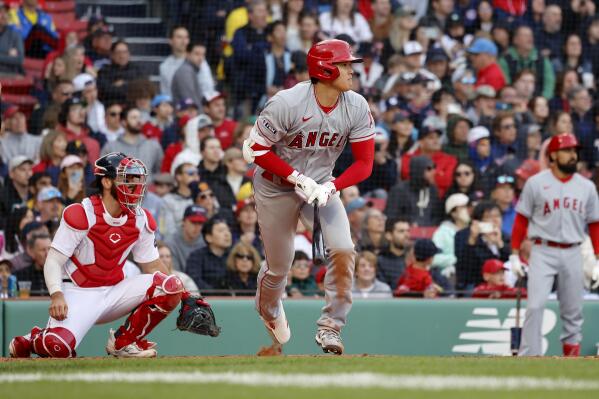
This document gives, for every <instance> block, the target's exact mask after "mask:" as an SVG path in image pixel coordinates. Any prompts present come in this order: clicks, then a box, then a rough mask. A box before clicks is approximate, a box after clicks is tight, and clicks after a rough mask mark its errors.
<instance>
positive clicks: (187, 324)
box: [177, 292, 220, 337]
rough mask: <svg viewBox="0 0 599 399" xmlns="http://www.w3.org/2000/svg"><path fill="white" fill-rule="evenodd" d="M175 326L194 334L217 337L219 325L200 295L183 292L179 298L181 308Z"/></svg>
mask: <svg viewBox="0 0 599 399" xmlns="http://www.w3.org/2000/svg"><path fill="white" fill-rule="evenodd" d="M177 328H178V329H179V330H181V331H189V332H192V333H194V334H200V335H210V336H211V337H218V335H219V334H220V327H219V326H217V325H216V318H215V317H214V313H213V312H212V308H211V307H210V305H209V304H208V302H206V301H204V298H202V297H201V296H200V295H192V294H190V293H189V292H184V293H183V297H182V298H181V309H179V317H177Z"/></svg>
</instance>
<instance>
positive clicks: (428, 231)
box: [410, 226, 438, 240]
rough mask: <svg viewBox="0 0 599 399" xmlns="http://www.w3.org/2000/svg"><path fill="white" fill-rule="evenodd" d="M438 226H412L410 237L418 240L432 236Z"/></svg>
mask: <svg viewBox="0 0 599 399" xmlns="http://www.w3.org/2000/svg"><path fill="white" fill-rule="evenodd" d="M437 228H438V226H430V227H420V226H413V227H410V238H411V239H412V240H417V239H420V238H432V237H433V234H435V231H437Z"/></svg>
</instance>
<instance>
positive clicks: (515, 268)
mask: <svg viewBox="0 0 599 399" xmlns="http://www.w3.org/2000/svg"><path fill="white" fill-rule="evenodd" d="M510 265H511V266H512V273H514V274H515V275H516V276H518V277H524V276H525V275H526V272H524V267H522V262H521V261H520V256H519V255H517V254H511V255H510Z"/></svg>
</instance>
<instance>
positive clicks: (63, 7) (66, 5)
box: [44, 0, 75, 17]
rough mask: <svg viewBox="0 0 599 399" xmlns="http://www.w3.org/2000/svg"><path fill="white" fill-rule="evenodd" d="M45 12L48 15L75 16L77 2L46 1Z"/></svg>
mask: <svg viewBox="0 0 599 399" xmlns="http://www.w3.org/2000/svg"><path fill="white" fill-rule="evenodd" d="M44 10H45V11H46V12H47V13H48V14H64V13H72V14H73V15H74V14H75V1H74V0H62V1H46V5H45V7H44ZM52 17H54V15H52Z"/></svg>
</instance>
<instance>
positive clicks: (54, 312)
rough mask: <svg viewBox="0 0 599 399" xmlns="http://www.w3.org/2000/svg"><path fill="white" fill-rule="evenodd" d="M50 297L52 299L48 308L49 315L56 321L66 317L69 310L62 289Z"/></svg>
mask: <svg viewBox="0 0 599 399" xmlns="http://www.w3.org/2000/svg"><path fill="white" fill-rule="evenodd" d="M50 298H51V299H52V302H51V303H50V308H49V309H48V313H50V317H52V318H53V319H55V320H58V321H62V320H64V319H66V318H67V313H68V312H69V307H68V306H67V302H66V301H65V300H64V295H63V294H62V291H58V292H55V293H54V294H52V296H51V297H50Z"/></svg>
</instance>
